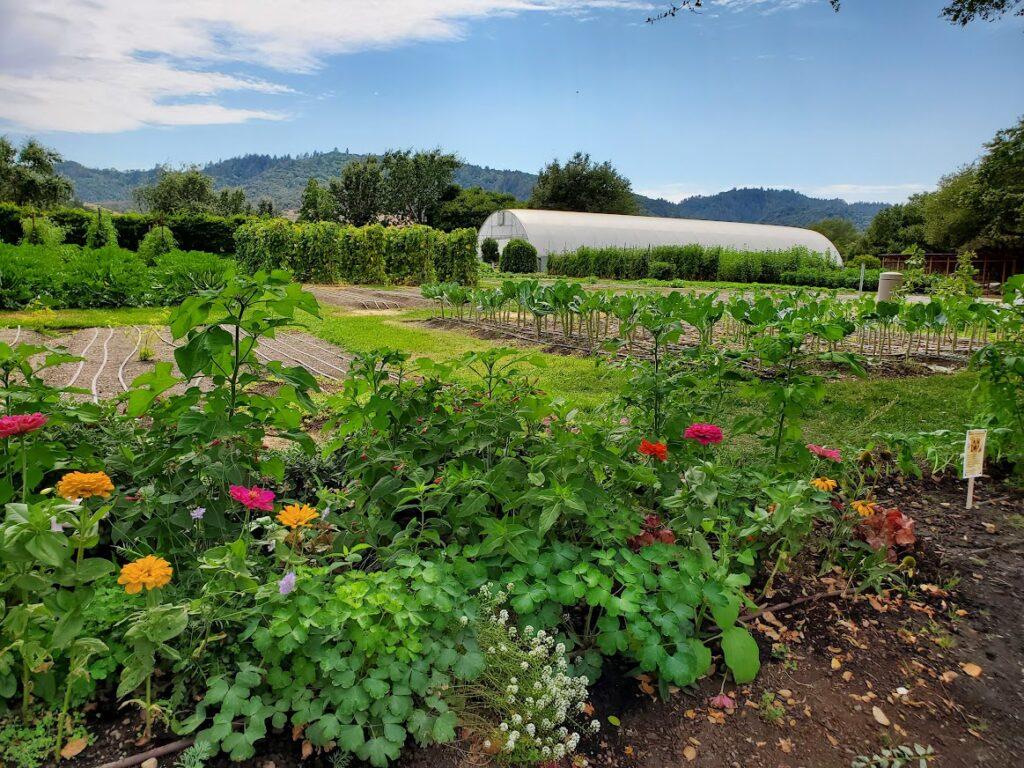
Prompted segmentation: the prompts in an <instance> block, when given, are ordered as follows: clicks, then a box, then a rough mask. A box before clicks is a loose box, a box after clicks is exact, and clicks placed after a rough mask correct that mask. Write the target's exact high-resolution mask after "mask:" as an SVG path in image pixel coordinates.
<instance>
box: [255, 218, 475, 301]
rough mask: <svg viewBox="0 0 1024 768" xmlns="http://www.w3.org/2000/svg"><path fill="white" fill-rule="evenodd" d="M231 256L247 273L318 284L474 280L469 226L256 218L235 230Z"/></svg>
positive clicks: (472, 233)
mask: <svg viewBox="0 0 1024 768" xmlns="http://www.w3.org/2000/svg"><path fill="white" fill-rule="evenodd" d="M235 254H236V257H237V259H238V262H239V264H240V265H241V266H242V267H243V268H244V269H247V270H249V271H252V272H255V271H256V270H259V269H276V268H284V269H288V270H290V271H291V272H292V273H293V274H294V275H295V278H296V279H298V280H306V281H311V282H317V283H333V282H338V281H345V282H350V283H371V284H380V285H384V284H389V283H401V284H406V285H417V284H419V283H423V282H431V281H433V280H435V279H437V280H443V281H446V282H458V283H462V284H466V285H473V284H475V283H476V279H477V258H476V232H475V231H473V230H472V229H457V230H455V231H453V232H449V233H445V232H441V231H440V230H436V229H432V228H430V227H426V226H420V225H414V226H410V227H385V226H382V225H380V224H370V225H368V226H365V227H350V226H342V225H339V224H335V223H333V222H326V221H321V222H308V223H300V224H295V223H292V222H290V221H286V220H284V219H254V220H251V221H249V222H247V223H245V224H244V225H242V226H241V227H239V228H238V230H237V231H236V232H235Z"/></svg>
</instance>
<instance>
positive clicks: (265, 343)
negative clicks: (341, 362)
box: [242, 331, 338, 381]
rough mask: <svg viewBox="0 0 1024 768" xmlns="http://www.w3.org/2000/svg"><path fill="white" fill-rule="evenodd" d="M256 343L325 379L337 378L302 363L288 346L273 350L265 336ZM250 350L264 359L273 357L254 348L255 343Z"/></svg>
mask: <svg viewBox="0 0 1024 768" xmlns="http://www.w3.org/2000/svg"><path fill="white" fill-rule="evenodd" d="M242 333H245V335H246V336H247V337H248V338H252V334H249V333H247V332H245V331H242ZM257 343H258V344H262V345H263V346H265V347H266V348H267V349H269V350H270V351H271V352H272V353H274V354H276V355H283V356H284V357H287V358H288V359H289V360H291V361H292V362H293V363H298V364H299V365H301V366H303V367H304V368H307V369H309V370H310V371H311V372H312V373H314V374H316V375H317V376H323V377H324V378H325V379H330V380H331V381H337V380H338V377H337V376H332V375H331V374H329V373H327V372H326V371H322V370H320V369H318V368H316V367H315V366H313V365H309V364H308V363H303V362H302V361H301V360H300V359H299V358H298V357H296V356H295V353H294V352H292V351H290V350H289V349H288V348H285V349H284V350H283V351H282V350H280V349H276V350H275V349H274V345H272V344H271V343H268V341H267V339H266V338H264V339H262V340H261V341H259V342H257ZM252 351H253V352H255V353H256V354H257V355H259V356H260V357H262V358H263V359H264V360H273V358H271V357H267V356H266V355H264V354H263V353H262V352H260V351H259V350H258V349H257V348H256V346H255V345H254V346H253V348H252ZM305 355H306V356H307V357H315V356H314V355H311V354H309V353H308V352H307V353H305ZM277 362H283V361H280V360H278V361H277ZM317 362H320V361H319V360H318V361H317ZM331 367H332V368H333V367H334V366H331Z"/></svg>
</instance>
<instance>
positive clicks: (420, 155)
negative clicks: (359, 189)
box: [381, 149, 461, 224]
mask: <svg viewBox="0 0 1024 768" xmlns="http://www.w3.org/2000/svg"><path fill="white" fill-rule="evenodd" d="M460 164H461V163H460V161H459V159H458V158H457V157H456V156H455V155H453V154H448V153H445V152H442V151H441V150H439V149H432V150H430V151H427V152H415V153H414V152H412V151H411V150H391V151H389V152H385V153H384V157H383V158H382V159H381V170H382V171H383V174H384V195H385V201H386V206H385V209H384V212H385V213H390V214H395V215H397V216H399V217H402V218H404V219H405V220H406V221H410V222H415V223H417V224H426V223H427V222H429V221H430V218H431V215H432V214H433V213H434V211H435V210H436V208H437V206H438V205H439V204H440V202H441V198H442V196H443V195H444V193H445V191H446V190H447V189H448V188H449V187H450V186H451V183H452V177H453V175H454V174H455V171H456V169H457V168H458V167H459V165H460Z"/></svg>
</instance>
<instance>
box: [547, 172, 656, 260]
mask: <svg viewBox="0 0 1024 768" xmlns="http://www.w3.org/2000/svg"><path fill="white" fill-rule="evenodd" d="M529 206H530V207H531V208H546V209H549V210H555V211H582V212H587V213H625V214H636V213H639V212H640V208H639V205H638V204H637V201H636V198H635V197H634V196H633V190H632V187H631V186H630V183H629V179H627V178H626V177H624V176H622V175H621V174H620V173H619V172H618V171H616V170H615V169H614V168H613V167H612V165H611V163H609V162H608V161H605V162H603V163H596V162H594V161H592V160H591V159H590V155H588V154H584V153H583V152H577V153H576V154H575V155H573V156H572V157H571V158H569V160H567V161H566V163H565V165H564V166H563V165H562V164H561V163H559V162H558V160H552V161H551V162H550V163H548V164H547V165H546V166H545V167H544V168H542V169H541V171H540V174H539V176H538V177H537V184H536V185H535V186H534V188H533V192H532V193H531V194H530V200H529ZM531 271H533V270H531Z"/></svg>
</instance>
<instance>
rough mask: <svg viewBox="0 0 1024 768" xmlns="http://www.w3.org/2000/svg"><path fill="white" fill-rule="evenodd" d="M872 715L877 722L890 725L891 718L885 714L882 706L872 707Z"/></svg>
mask: <svg viewBox="0 0 1024 768" xmlns="http://www.w3.org/2000/svg"><path fill="white" fill-rule="evenodd" d="M871 716H872V717H874V718H875V722H876V723H878V724H879V725H884V726H889V725H891V723H890V722H889V718H888V717H886V716H885V712H883V711H882V709H881V707H877V706H876V707H872V708H871Z"/></svg>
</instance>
